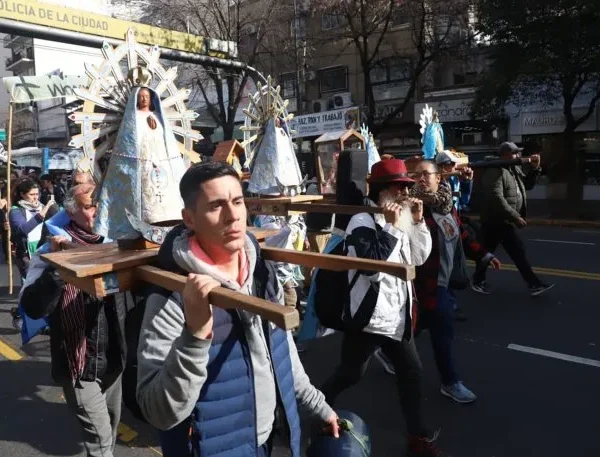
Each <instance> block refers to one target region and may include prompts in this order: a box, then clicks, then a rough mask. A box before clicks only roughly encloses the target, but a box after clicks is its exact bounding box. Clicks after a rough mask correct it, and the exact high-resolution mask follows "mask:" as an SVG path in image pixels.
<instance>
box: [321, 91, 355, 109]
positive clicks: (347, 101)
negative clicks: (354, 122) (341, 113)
mask: <svg viewBox="0 0 600 457" xmlns="http://www.w3.org/2000/svg"><path fill="white" fill-rule="evenodd" d="M327 105H328V108H329V109H330V110H331V109H340V108H346V107H348V106H351V105H352V94H351V93H350V92H342V93H340V94H335V95H332V96H331V97H329V100H328V103H327Z"/></svg>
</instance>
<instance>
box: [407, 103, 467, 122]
mask: <svg viewBox="0 0 600 457" xmlns="http://www.w3.org/2000/svg"><path fill="white" fill-rule="evenodd" d="M472 102H473V99H461V100H445V101H440V102H427V103H417V104H415V122H418V121H419V119H420V118H421V113H422V112H423V108H425V105H426V104H427V105H429V106H430V107H431V108H433V110H434V111H437V113H438V117H439V119H440V122H441V123H444V122H464V121H470V120H471V103H472Z"/></svg>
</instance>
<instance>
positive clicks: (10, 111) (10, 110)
mask: <svg viewBox="0 0 600 457" xmlns="http://www.w3.org/2000/svg"><path fill="white" fill-rule="evenodd" d="M13 106H14V103H13V102H10V103H9V104H8V140H7V142H6V146H7V147H8V152H7V153H6V219H7V220H9V219H8V216H9V212H10V207H11V204H12V202H11V201H10V198H11V184H10V163H11V160H12V128H13ZM6 249H7V251H6V252H7V258H8V294H9V295H12V293H13V268H12V250H11V246H10V223H9V224H8V227H7V229H6Z"/></svg>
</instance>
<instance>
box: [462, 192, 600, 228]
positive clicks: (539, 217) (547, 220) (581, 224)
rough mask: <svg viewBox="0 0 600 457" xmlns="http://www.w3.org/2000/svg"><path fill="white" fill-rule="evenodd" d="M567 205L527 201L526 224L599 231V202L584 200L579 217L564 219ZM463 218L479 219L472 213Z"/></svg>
mask: <svg viewBox="0 0 600 457" xmlns="http://www.w3.org/2000/svg"><path fill="white" fill-rule="evenodd" d="M566 205H567V203H566V202H562V201H556V200H535V199H530V200H527V223H528V225H534V226H536V225H537V226H558V227H577V228H592V229H600V201H590V200H586V201H584V202H582V205H581V211H580V214H581V216H580V217H578V218H566V217H564V216H561V215H564V214H566V213H567V207H566ZM465 216H468V217H472V218H473V219H479V214H478V213H477V212H476V211H474V212H472V213H466V214H465Z"/></svg>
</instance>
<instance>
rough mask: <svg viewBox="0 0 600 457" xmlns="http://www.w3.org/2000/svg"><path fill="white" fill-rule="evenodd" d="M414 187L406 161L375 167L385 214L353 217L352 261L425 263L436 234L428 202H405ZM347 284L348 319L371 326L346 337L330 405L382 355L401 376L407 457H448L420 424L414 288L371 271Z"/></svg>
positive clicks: (355, 274)
mask: <svg viewBox="0 0 600 457" xmlns="http://www.w3.org/2000/svg"><path fill="white" fill-rule="evenodd" d="M414 183H415V182H414V180H413V179H411V178H409V177H408V172H407V170H406V165H405V164H404V162H403V161H402V160H398V159H389V160H381V161H380V162H378V163H376V164H375V165H373V168H372V169H371V176H370V178H369V200H370V201H369V203H370V204H371V205H372V206H376V205H378V206H380V207H383V209H384V212H383V214H375V215H374V216H372V215H370V214H368V213H360V214H356V215H355V216H353V217H352V218H351V219H350V222H349V223H348V226H347V228H346V246H347V249H348V254H347V255H348V256H352V257H358V258H366V259H372V260H382V261H388V262H397V263H405V264H410V265H422V264H423V263H425V261H426V259H427V257H428V256H429V253H430V252H431V235H430V233H429V229H428V228H427V225H426V224H425V221H424V219H423V202H422V201H421V200H418V199H410V198H409V196H408V189H409V188H410V187H412V186H413V185H414ZM401 200H402V202H401ZM348 278H349V279H348V280H349V288H350V303H349V304H350V309H349V312H350V314H351V317H352V319H354V318H357V319H361V320H364V321H365V322H366V321H367V320H368V323H367V325H366V326H365V327H364V328H362V330H359V329H355V330H352V331H347V332H344V339H343V342H342V354H341V362H340V365H339V366H338V367H337V369H336V370H335V372H334V373H333V375H332V376H331V377H330V378H329V379H328V380H327V381H326V382H325V384H324V386H323V393H324V394H325V397H326V398H327V401H328V403H329V404H333V402H334V401H335V399H336V398H337V396H338V395H339V394H340V393H341V392H343V391H344V390H346V389H348V388H350V387H352V386H353V385H355V384H357V383H358V382H359V381H360V379H361V378H362V377H363V375H364V373H365V371H366V369H367V366H368V364H369V360H370V358H371V356H372V355H374V354H375V353H376V351H377V350H378V349H381V350H382V352H383V354H385V355H386V356H387V359H389V363H391V365H392V368H393V371H394V373H395V376H396V384H397V389H398V395H399V400H400V405H401V408H402V412H403V413H404V416H405V418H406V428H407V431H408V435H409V439H408V447H409V452H410V455H411V456H414V457H439V456H441V455H443V454H442V452H441V451H440V450H439V449H438V448H437V447H436V445H435V438H436V436H435V435H433V436H432V435H431V434H430V433H429V432H428V430H427V428H426V426H425V424H424V419H423V410H422V403H423V389H422V376H423V374H422V366H421V361H420V359H419V354H418V353H417V349H416V346H415V342H414V335H413V323H414V322H415V317H416V315H415V311H416V306H415V304H414V303H413V288H412V284H411V282H410V281H404V280H402V279H400V278H397V277H395V276H391V275H389V274H386V273H376V272H368V271H349V272H348ZM351 278H352V279H351ZM384 366H385V365H384ZM400 455H403V453H402V452H401V451H400Z"/></svg>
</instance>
